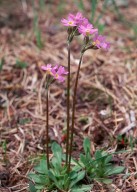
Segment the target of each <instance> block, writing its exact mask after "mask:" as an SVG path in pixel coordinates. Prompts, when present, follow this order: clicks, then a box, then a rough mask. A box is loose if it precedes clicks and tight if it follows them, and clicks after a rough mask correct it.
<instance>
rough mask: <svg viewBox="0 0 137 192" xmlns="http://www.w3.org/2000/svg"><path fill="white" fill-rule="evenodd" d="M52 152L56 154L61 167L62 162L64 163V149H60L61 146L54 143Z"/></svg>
mask: <svg viewBox="0 0 137 192" xmlns="http://www.w3.org/2000/svg"><path fill="white" fill-rule="evenodd" d="M51 149H52V152H53V154H54V157H56V158H57V162H58V164H59V165H61V161H62V148H61V147H60V145H59V144H57V143H56V142H54V143H53V144H52V146H51Z"/></svg>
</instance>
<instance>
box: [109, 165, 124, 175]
mask: <svg viewBox="0 0 137 192" xmlns="http://www.w3.org/2000/svg"><path fill="white" fill-rule="evenodd" d="M124 169H125V167H123V166H117V167H114V168H112V169H111V170H110V171H109V172H108V175H113V174H119V173H122V172H123V171H124Z"/></svg>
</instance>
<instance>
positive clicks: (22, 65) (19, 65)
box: [16, 60, 28, 69]
mask: <svg viewBox="0 0 137 192" xmlns="http://www.w3.org/2000/svg"><path fill="white" fill-rule="evenodd" d="M27 66H28V64H27V63H26V62H24V61H21V60H16V67H17V68H20V69H25V68H27Z"/></svg>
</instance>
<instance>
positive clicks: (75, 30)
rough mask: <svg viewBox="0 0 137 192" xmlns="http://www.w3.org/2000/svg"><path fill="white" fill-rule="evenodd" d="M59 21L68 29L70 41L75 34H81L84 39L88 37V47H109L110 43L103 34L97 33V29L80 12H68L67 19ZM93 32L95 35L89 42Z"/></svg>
mask: <svg viewBox="0 0 137 192" xmlns="http://www.w3.org/2000/svg"><path fill="white" fill-rule="evenodd" d="M61 22H62V24H63V25H64V26H67V27H68V29H69V30H68V31H69V32H70V34H69V37H70V38H68V39H69V40H70V41H72V39H73V37H74V36H75V35H80V34H82V35H83V36H84V37H85V38H86V39H88V42H90V46H89V45H88V47H90V48H93V49H99V48H103V49H105V50H108V49H109V47H110V43H108V42H107V41H106V38H105V37H104V36H101V35H98V29H96V28H94V27H93V25H92V24H91V23H90V22H89V21H88V19H87V18H85V17H83V15H82V13H79V12H78V13H77V14H76V15H73V14H69V15H68V17H67V19H62V20H61ZM93 34H94V35H95V36H94V37H93V40H92V43H91V41H89V37H90V36H91V35H93ZM91 45H92V46H91ZM86 50H87V49H86Z"/></svg>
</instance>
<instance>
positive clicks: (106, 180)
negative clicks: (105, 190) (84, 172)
mask: <svg viewBox="0 0 137 192" xmlns="http://www.w3.org/2000/svg"><path fill="white" fill-rule="evenodd" d="M95 180H97V181H99V182H102V183H105V184H111V183H112V179H103V178H100V179H95Z"/></svg>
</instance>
